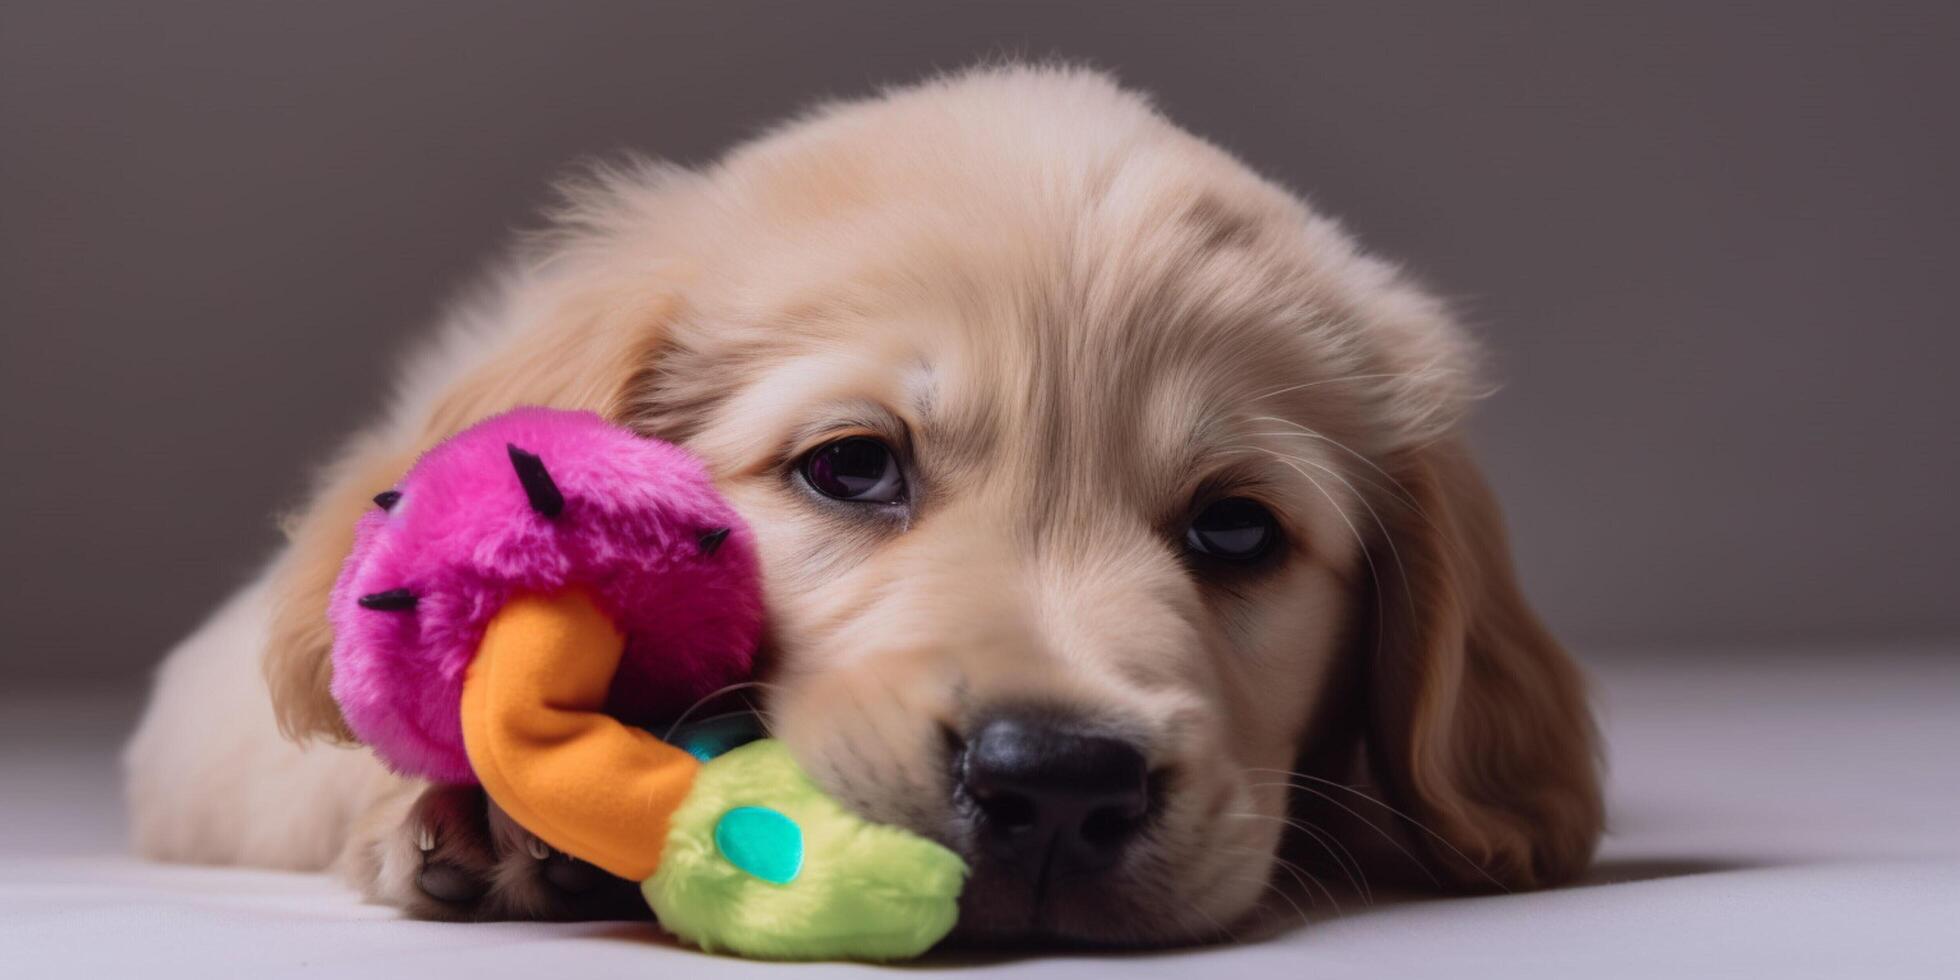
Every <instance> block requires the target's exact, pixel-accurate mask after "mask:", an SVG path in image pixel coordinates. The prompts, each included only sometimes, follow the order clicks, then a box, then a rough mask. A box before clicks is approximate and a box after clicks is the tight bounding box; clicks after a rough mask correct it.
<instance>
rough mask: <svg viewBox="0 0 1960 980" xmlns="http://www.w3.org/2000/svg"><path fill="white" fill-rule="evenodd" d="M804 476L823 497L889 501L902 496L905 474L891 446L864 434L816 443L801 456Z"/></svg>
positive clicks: (867, 502) (869, 501)
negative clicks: (815, 445) (818, 444)
mask: <svg viewBox="0 0 1960 980" xmlns="http://www.w3.org/2000/svg"><path fill="white" fill-rule="evenodd" d="M803 479H804V480H805V481H807V482H808V483H809V484H810V486H811V487H812V488H814V489H815V490H816V491H817V492H818V493H820V494H823V495H824V496H826V497H831V498H834V499H837V500H849V501H852V502H854V503H865V504H890V503H896V502H898V501H900V500H903V499H905V475H904V474H903V473H901V472H899V468H898V457H897V456H895V455H893V453H892V451H891V447H890V446H887V445H885V444H884V443H882V442H879V441H878V440H876V439H872V438H869V437H867V436H852V437H850V438H848V439H839V440H837V441H836V442H830V443H825V444H824V445H821V446H818V447H817V448H816V449H815V450H814V451H812V452H811V453H810V455H808V456H805V457H804V458H803Z"/></svg>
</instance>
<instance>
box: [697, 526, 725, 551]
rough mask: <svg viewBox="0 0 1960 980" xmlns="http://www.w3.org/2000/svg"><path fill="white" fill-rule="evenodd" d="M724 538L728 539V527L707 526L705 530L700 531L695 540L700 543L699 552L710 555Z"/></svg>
mask: <svg viewBox="0 0 1960 980" xmlns="http://www.w3.org/2000/svg"><path fill="white" fill-rule="evenodd" d="M726 540H728V529H727V528H725V527H716V528H709V529H708V530H706V531H702V532H701V536H700V537H698V538H696V539H695V541H696V542H698V543H699V544H700V545H701V553H702V554H704V555H710V556H712V555H713V554H714V553H715V551H716V550H717V549H719V548H720V547H721V543H722V542H723V541H726Z"/></svg>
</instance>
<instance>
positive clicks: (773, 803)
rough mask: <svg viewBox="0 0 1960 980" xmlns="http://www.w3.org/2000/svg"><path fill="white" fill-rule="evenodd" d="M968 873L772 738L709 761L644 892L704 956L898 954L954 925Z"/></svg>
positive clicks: (926, 944) (916, 949) (664, 920)
mask: <svg viewBox="0 0 1960 980" xmlns="http://www.w3.org/2000/svg"><path fill="white" fill-rule="evenodd" d="M965 877H966V866H965V864H964V863H963V862H961V860H960V859H959V857H958V856H957V855H955V854H953V853H952V852H951V851H948V850H946V849H945V848H943V847H941V846H939V845H937V844H934V843H932V842H930V841H927V840H925V839H923V838H920V837H918V836H915V835H913V834H911V833H908V832H906V831H903V830H900V829H898V828H895V827H890V826H885V825H882V824H873V823H869V822H867V821H865V820H864V819H862V818H860V817H858V816H857V815H855V814H853V813H851V812H850V811H849V810H846V809H844V808H843V807H842V806H840V805H839V804H838V803H837V802H836V801H835V800H832V799H831V798H830V797H829V796H826V795H825V794H824V793H823V792H822V791H821V790H819V789H817V787H816V786H815V785H814V784H813V783H811V782H810V780H809V778H808V777H807V776H805V775H804V774H803V772H802V770H801V769H800V768H798V767H797V765H796V762H795V760H793V759H791V758H790V755H789V751H788V750H787V749H786V748H784V747H783V745H782V743H780V742H777V741H775V740H773V739H763V740H761V741H756V742H750V743H748V744H746V745H743V746H741V747H740V748H736V749H733V750H730V751H729V752H727V753H725V754H723V755H720V756H718V757H716V758H714V759H713V760H711V761H709V762H708V763H707V764H705V765H703V766H702V767H701V772H700V774H699V775H697V776H696V777H695V781H694V788H693V791H692V792H690V793H689V794H688V796H687V799H686V800H684V801H683V802H682V803H681V805H680V808H679V809H678V810H676V811H675V812H674V814H673V816H672V818H671V820H670V823H669V830H668V834H667V846H666V849H665V852H664V853H663V854H662V856H661V860H660V869H659V870H658V871H656V872H655V873H654V875H653V877H651V878H648V879H647V880H646V882H645V883H644V884H643V885H642V886H641V891H642V892H643V893H645V895H646V898H647V902H648V904H650V905H651V906H652V907H653V910H654V913H655V914H656V915H658V916H659V917H660V922H661V925H663V926H665V927H666V928H667V929H668V930H670V931H672V932H673V933H674V934H675V935H676V936H679V937H680V938H681V939H684V940H686V941H688V942H691V943H694V944H695V945H697V946H700V947H701V948H702V949H704V950H709V951H713V952H731V953H739V954H741V955H743V956H753V957H762V958H768V959H870V960H896V959H904V958H907V957H911V956H916V955H918V954H919V953H921V952H923V951H925V950H926V949H928V948H930V947H931V946H932V944H933V943H935V942H937V941H938V940H939V939H940V938H941V937H942V936H944V935H945V934H946V933H947V932H948V931H949V930H950V929H952V927H953V921H954V918H955V917H956V916H957V914H958V907H959V894H960V887H961V885H962V884H963V882H964V880H965Z"/></svg>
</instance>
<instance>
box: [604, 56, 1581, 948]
mask: <svg viewBox="0 0 1960 980" xmlns="http://www.w3.org/2000/svg"><path fill="white" fill-rule="evenodd" d="M712 179H713V180H714V181H715V183H716V185H717V186H718V187H720V188H723V189H725V193H724V196H723V197H721V198H720V199H719V200H717V201H715V202H713V203H710V204H705V205H704V204H700V203H698V200H697V199H698V196H699V195H698V194H695V193H693V192H688V193H686V194H683V195H679V196H683V197H686V198H688V199H689V200H691V201H696V203H694V204H692V205H690V206H691V207H693V208H696V209H699V210H698V211H697V212H696V213H694V214H693V215H692V216H691V218H690V219H689V221H688V224H689V226H690V227H695V228H699V227H701V223H702V222H704V221H706V222H708V223H710V224H712V225H713V226H714V229H715V230H714V232H713V233H712V234H709V235H703V236H697V237H695V238H694V239H693V240H692V241H691V242H689V243H688V244H687V245H686V246H685V248H684V250H683V251H682V253H681V254H683V255H684V256H685V258H684V259H683V260H681V261H680V262H679V263H677V264H678V266H679V268H677V269H675V270H674V272H673V274H674V275H675V276H676V278H677V285H676V287H675V295H677V296H679V297H681V299H680V300H679V305H678V307H677V308H676V309H675V310H673V311H672V312H671V314H670V315H669V317H668V319H667V322H666V323H665V326H664V330H663V332H662V335H661V341H660V343H659V347H658V349H657V351H655V352H654V353H653V354H652V355H651V356H650V358H649V359H648V360H647V361H646V362H645V363H644V364H643V365H642V366H641V368H640V370H638V371H637V373H636V374H635V376H634V377H633V378H632V380H631V381H629V382H628V383H627V384H626V385H625V387H624V390H625V392H626V394H625V396H624V398H623V400H622V402H621V403H620V405H619V406H618V412H619V414H621V415H622V416H624V417H625V418H627V419H628V420H629V421H632V422H633V423H635V424H638V425H640V426H642V427H644V428H645V429H647V430H649V431H653V432H659V433H662V434H667V435H672V436H675V437H678V438H682V439H685V440H686V441H687V442H688V443H689V444H690V445H691V446H693V447H694V448H695V449H696V450H698V451H699V452H701V453H702V454H703V455H704V456H706V457H707V458H708V459H709V460H710V461H711V464H712V465H713V466H714V467H715V469H716V470H717V472H718V473H719V475H720V478H721V480H722V481H723V486H724V487H725V489H726V491H727V492H728V493H729V495H730V496H731V497H732V498H733V500H734V501H735V503H736V505H737V506H738V507H739V508H740V509H742V510H743V512H744V513H745V514H746V515H747V516H748V517H749V519H750V520H751V521H752V522H753V523H754V525H755V526H756V528H757V530H758V535H759V538H760V541H761V543H762V548H763V551H764V560H765V565H766V569H767V572H766V574H767V581H768V600H769V602H770V607H771V610H772V619H773V627H772V633H773V640H772V647H773V648H772V651H771V653H772V654H773V656H774V658H775V662H776V665H777V669H776V670H775V672H774V674H773V676H772V682H773V685H774V686H773V687H771V688H770V689H769V696H768V698H767V704H768V709H769V714H770V717H771V720H772V721H773V724H774V726H775V731H776V733H777V734H778V735H780V736H781V737H783V738H785V739H787V740H788V742H789V743H790V744H791V745H792V746H793V747H794V749H795V751H796V752H797V754H798V756H799V757H800V758H801V759H802V760H803V761H804V762H805V763H806V765H807V766H808V767H809V769H810V770H811V772H812V773H813V774H814V775H815V776H816V778H817V779H818V780H819V781H820V782H822V783H823V784H824V785H825V786H826V787H827V788H829V789H830V790H831V791H833V792H835V793H836V794H837V795H838V796H840V797H841V798H843V799H844V800H846V801H848V802H849V803H850V804H852V805H854V806H855V807H857V808H859V809H860V810H862V811H864V812H865V813H867V814H869V815H871V816H873V817H876V818H879V819H883V820H887V821H891V822H895V823H899V824H903V825H907V826H910V827H913V828H916V829H918V830H920V831H922V832H924V833H927V834H930V835H932V836H935V837H937V838H940V839H942V840H945V841H947V842H949V843H951V844H952V845H954V846H955V847H957V848H959V849H960V850H961V851H962V852H963V853H964V854H966V855H967V856H968V857H969V859H970V860H971V861H972V863H973V864H974V867H975V871H976V874H975V878H974V881H973V884H972V886H971V888H970V894H969V897H968V907H967V909H966V918H965V921H964V924H963V926H964V928H965V929H967V930H968V931H969V932H974V933H986V934H1000V933H1008V934H1020V935H1050V936H1060V937H1067V938H1077V939H1088V940H1104V941H1163V940H1166V939H1176V938H1183V937H1192V936H1201V935H1205V934H1210V933H1215V932H1216V931H1218V930H1219V929H1221V928H1224V927H1226V926H1227V925H1228V924H1229V923H1231V922H1233V921H1234V920H1235V919H1237V918H1239V917H1240V916H1242V915H1243V914H1244V913H1245V912H1246V911H1247V910H1248V909H1249V908H1250V907H1252V906H1253V905H1254V904H1255V903H1256V902H1257V901H1258V900H1259V899H1260V898H1261V896H1262V895H1263V894H1264V892H1265V891H1266V883H1267V879H1268V876H1269V875H1270V874H1271V872H1272V869H1273V862H1274V850H1275V847H1276V844H1277V842H1278V840H1279V839H1280V837H1281V835H1282V831H1284V830H1285V829H1286V819H1285V817H1286V813H1287V807H1288V794H1289V787H1288V782H1289V778H1288V773H1289V772H1290V771H1293V770H1295V769H1296V767H1298V766H1300V765H1301V764H1302V762H1301V760H1302V759H1303V758H1307V757H1322V758H1325V757H1339V756H1341V755H1342V753H1343V750H1344V749H1345V748H1346V747H1347V746H1348V745H1349V744H1351V743H1347V742H1346V740H1347V739H1348V738H1349V737H1350V736H1351V735H1353V734H1355V733H1360V732H1366V733H1367V735H1368V736H1369V742H1368V755H1369V757H1370V759H1371V760H1372V762H1373V764H1374V765H1375V767H1376V769H1377V770H1378V773H1379V775H1380V777H1381V779H1382V782H1383V783H1384V786H1385V789H1387V790H1388V791H1389V792H1391V793H1392V794H1393V795H1394V797H1395V802H1396V803H1398V804H1400V806H1398V809H1404V810H1405V812H1407V813H1408V814H1409V815H1410V816H1411V817H1412V818H1413V819H1414V820H1416V821H1419V822H1420V823H1421V825H1422V826H1423V827H1425V828H1426V831H1425V832H1422V833H1419V834H1418V837H1419V838H1420V839H1421V840H1422V841H1423V842H1424V843H1425V844H1429V845H1432V846H1433V848H1434V850H1435V851H1436V852H1437V853H1436V855H1435V856H1434V858H1433V861H1434V863H1435V865H1436V867H1437V869H1438V870H1439V871H1440V872H1441V873H1442V874H1445V875H1448V876H1450V877H1451V878H1453V879H1455V880H1459V881H1464V882H1474V881H1493V880H1494V881H1499V882H1502V883H1505V884H1520V885H1522V884H1532V883H1537V882H1541V881H1545V880H1550V879H1554V878H1557V877H1559V876H1561V875H1564V874H1566V873H1568V872H1570V871H1572V870H1573V869H1574V868H1575V867H1577V866H1578V865H1579V864H1580V863H1582V862H1583V860H1584V859H1585V856H1586V854H1587V853H1588V852H1589V850H1590V847H1591V842H1592V840H1593V836H1594V834H1595V831H1596V827H1597V823H1598V820H1599V808H1598V800H1597V791H1596V788H1595V785H1594V778H1593V772H1592V762H1591V751H1590V746H1591V741H1590V728H1589V722H1588V720H1587V715H1586V712H1585V710H1584V707H1583V700H1582V696H1581V694H1580V692H1579V685H1578V682H1577V679H1576V677H1575V675H1574V673H1573V671H1572V670H1571V669H1570V668H1569V666H1568V665H1567V664H1566V662H1565V661H1564V659H1563V656H1562V654H1561V653H1560V652H1559V651H1558V649H1557V647H1556V646H1555V644H1554V643H1553V642H1552V641H1551V640H1550V639H1549V638H1548V637H1547V636H1546V634H1545V633H1544V631H1543V630H1542V628H1541V627H1540V626H1539V625H1538V624H1537V622H1536V620H1535V618H1534V617H1533V616H1532V615H1531V614H1530V612H1529V611H1528V610H1527V608H1526V607H1525V606H1524V604H1523V603H1522V601H1521V600H1520V598H1519V597H1518V595H1517V592H1516V589H1515V587H1514V586H1513V584H1512V581H1511V573H1510V568H1509V559H1508V556H1507V555H1506V551H1505V546H1504V543H1503V540H1502V532H1501V530H1500V529H1499V528H1498V526H1497V523H1496V518H1495V511H1494V508H1493V506H1492V505H1491V503H1490V501H1489V499H1488V496H1487V494H1486V493H1485V491H1484V490H1483V488H1482V486H1481V484H1480V482H1479V481H1478V480H1477V478H1476V474H1475V472H1474V470H1473V469H1471V468H1470V466H1469V465H1468V463H1467V462H1466V461H1465V459H1464V458H1463V456H1462V455H1461V453H1460V452H1459V451H1458V450H1457V449H1456V445H1455V443H1454V441H1453V439H1452V433H1453V431H1454V427H1455V425H1456V422H1457V417H1458V414H1459V411H1460V408H1461V406H1462V404H1463V402H1464V401H1465V399H1466V398H1467V397H1468V395H1469V391H1468V385H1469V384H1470V380H1469V374H1470V368H1471V365H1470V363H1469V360H1470V356H1471V354H1470V351H1469V350H1468V349H1467V348H1466V346H1465V344H1464V343H1463V341H1462V340H1461V339H1460V338H1459V336H1458V334H1457V332H1456V331H1455V329H1454V328H1453V327H1452V325H1451V324H1450V323H1449V322H1448V321H1447V319H1446V318H1445V317H1444V315H1443V314H1442V312H1441V311H1440V310H1439V308H1438V307H1437V306H1436V304H1434V303H1433V302H1431V301H1430V300H1429V299H1428V298H1427V297H1425V296H1424V295H1423V294H1421V293H1419V292H1418V291H1416V290H1414V289H1413V288H1412V287H1410V286H1408V285H1407V284H1405V283H1404V282H1402V281H1401V280H1399V279H1398V278H1397V277H1396V276H1395V275H1394V274H1393V272H1392V271H1391V270H1390V269H1388V268H1387V267H1385V266H1383V265H1381V264H1379V263H1377V262H1375V261H1373V260H1371V259H1368V258H1366V257H1363V256H1361V255H1359V254H1358V253H1357V252H1356V251H1355V250H1354V249H1353V247H1352V246H1351V245H1350V244H1349V241H1348V240H1347V238H1346V237H1345V236H1344V235H1343V234H1342V233H1341V232H1340V231H1339V230H1338V229H1337V228H1336V227H1335V226H1333V225H1332V224H1331V223H1330V222H1328V221H1327V220H1325V219H1323V218H1320V217H1317V216H1315V215H1314V214H1312V213H1311V212H1309V211H1308V210H1307V209H1306V208H1305V207H1304V206H1303V205H1302V204H1300V203H1299V202H1298V201H1297V200H1296V199H1295V198H1293V197H1292V196H1290V195H1288V194H1286V193H1285V192H1283V191H1281V190H1279V189H1278V188H1276V187H1274V186H1272V185H1271V184H1268V183H1266V182H1264V181H1262V180H1260V179H1258V178H1257V177H1255V176H1254V175H1252V174H1251V173H1249V172H1248V171H1247V170H1246V169H1244V168H1243V167H1242V166H1240V165H1239V164H1238V163H1236V162H1235V161H1233V160H1232V159H1230V158H1229V157H1228V156H1226V155H1225V154H1223V153H1222V152H1220V151H1218V150H1216V149H1215V148H1213V147H1211V146H1209V145H1207V144H1205V143H1203V142H1201V141H1199V140H1197V139H1195V138H1193V137H1191V136H1188V135H1186V134H1184V133H1183V132H1181V131H1179V130H1177V129H1175V128H1174V127H1172V126H1171V125H1169V124H1168V123H1166V122H1164V121H1163V120H1162V119H1161V118H1160V117H1158V116H1157V115H1155V114H1154V113H1153V112H1151V111H1150V109H1149V108H1148V107H1147V106H1146V105H1145V104H1144V103H1142V102H1141V101H1140V100H1138V99H1136V98H1134V97H1133V96H1129V95H1126V94H1124V93H1121V92H1120V91H1118V90H1117V89H1115V88H1114V87H1112V86H1110V85H1109V84H1108V83H1107V82H1106V81H1104V80H1103V79H1100V78H1098V77H1094V76H1086V75H1080V74H1069V73H1049V72H1034V71H1013V72H1006V73H988V74H982V75H978V76H969V77H965V78H961V79H956V80H952V81H949V82H944V83H939V84H934V85H928V86H926V87H923V88H919V89H913V90H909V91H906V92H903V93H899V94H896V95H893V96H889V97H887V98H885V99H883V100H879V101H874V102H871V103H862V104H856V105H851V106H845V107H841V108H836V109H832V110H829V111H827V112H823V113H820V114H818V115H817V116H816V117H815V118H813V119H810V120H806V121H803V122H801V123H800V124H797V125H795V126H793V127H791V128H789V129H787V130H785V131H783V132H781V133H779V134H777V135H775V136H773V137H770V138H766V139H764V140H762V141H759V142H758V143H756V144H753V145H751V146H750V147H748V148H746V149H744V150H742V151H739V152H738V153H736V154H735V155H733V156H732V157H731V159H730V160H729V161H728V162H727V163H726V164H725V167H724V169H723V170H722V171H721V172H720V173H718V174H716V175H714V176H713V178H712ZM620 202H621V199H620V198H618V197H617V196H615V197H614V198H613V199H612V200H611V203H609V204H607V205H606V206H605V207H604V208H603V209H602V210H605V211H607V212H612V211H614V210H618V209H619V204H620ZM588 207H590V206H588ZM625 210H626V211H628V212H630V210H631V209H630V208H627V209H625ZM668 210H671V209H668ZM703 211H705V212H707V213H701V212H703ZM710 214H711V215H712V217H710V216H709V215H710ZM644 219H645V220H646V221H649V222H653V221H658V220H659V216H656V215H654V214H651V213H649V214H646V215H644ZM633 220H634V219H633V218H632V217H630V216H624V217H622V216H618V215H615V216H613V217H610V218H608V221H609V222H610V226H611V227H614V228H617V229H630V228H632V227H634V225H633ZM1347 757H1348V758H1351V757H1352V753H1351V752H1348V753H1347ZM1334 775H1342V774H1341V773H1338V772H1337V773H1334Z"/></svg>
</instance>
